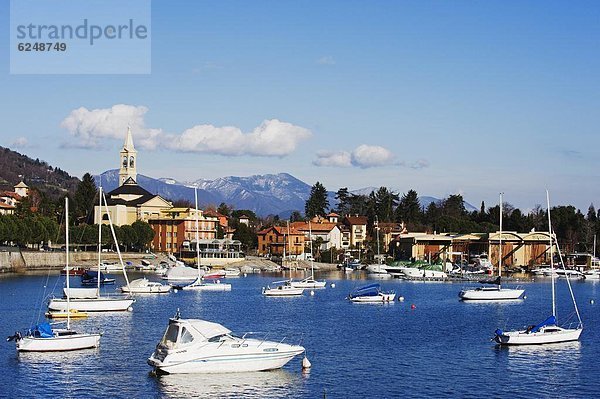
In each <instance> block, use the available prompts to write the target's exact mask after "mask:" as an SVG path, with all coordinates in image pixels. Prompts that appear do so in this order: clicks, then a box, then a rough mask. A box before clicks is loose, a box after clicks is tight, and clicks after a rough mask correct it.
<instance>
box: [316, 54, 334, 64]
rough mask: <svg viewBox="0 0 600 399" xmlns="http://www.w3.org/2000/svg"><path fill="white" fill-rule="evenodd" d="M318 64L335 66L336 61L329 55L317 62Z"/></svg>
mask: <svg viewBox="0 0 600 399" xmlns="http://www.w3.org/2000/svg"><path fill="white" fill-rule="evenodd" d="M317 64H319V65H335V60H334V59H333V57H332V56H330V55H327V56H324V57H321V58H319V59H318V60H317Z"/></svg>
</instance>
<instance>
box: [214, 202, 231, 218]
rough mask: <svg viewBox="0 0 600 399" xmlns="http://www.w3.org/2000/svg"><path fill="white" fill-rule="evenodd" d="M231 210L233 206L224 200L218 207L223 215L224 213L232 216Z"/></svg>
mask: <svg viewBox="0 0 600 399" xmlns="http://www.w3.org/2000/svg"><path fill="white" fill-rule="evenodd" d="M231 211H232V208H231V206H229V205H227V204H226V203H224V202H221V204H219V207H218V208H217V212H219V213H220V214H221V215H224V216H227V217H229V216H231Z"/></svg>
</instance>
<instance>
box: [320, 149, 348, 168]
mask: <svg viewBox="0 0 600 399" xmlns="http://www.w3.org/2000/svg"><path fill="white" fill-rule="evenodd" d="M313 165H316V166H336V167H340V168H346V167H349V166H352V156H351V154H350V153H349V152H348V151H319V152H317V159H315V160H314V161H313Z"/></svg>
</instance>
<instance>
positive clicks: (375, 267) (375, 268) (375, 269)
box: [367, 263, 389, 274]
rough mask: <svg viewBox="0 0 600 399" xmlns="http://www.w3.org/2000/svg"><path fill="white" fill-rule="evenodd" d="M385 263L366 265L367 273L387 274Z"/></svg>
mask: <svg viewBox="0 0 600 399" xmlns="http://www.w3.org/2000/svg"><path fill="white" fill-rule="evenodd" d="M386 267H387V265H386V264H384V263H375V264H371V265H368V266H367V273H369V274H389V273H388V272H387V269H386Z"/></svg>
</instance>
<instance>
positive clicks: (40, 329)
mask: <svg viewBox="0 0 600 399" xmlns="http://www.w3.org/2000/svg"><path fill="white" fill-rule="evenodd" d="M65 215H66V217H65V228H66V232H65V248H66V250H65V256H66V260H65V265H66V266H65V268H66V270H67V298H66V309H65V315H66V319H67V327H66V328H64V329H62V328H61V329H58V328H53V327H52V326H51V325H50V323H47V322H46V323H41V324H37V325H36V326H34V327H31V328H30V329H29V330H27V332H26V333H25V335H22V334H21V333H19V332H17V333H15V335H13V336H12V337H9V340H12V339H14V340H15V342H16V345H17V351H19V352H64V351H73V350H80V349H88V348H97V347H98V346H99V345H100V334H87V333H79V332H76V331H74V330H72V329H71V310H72V309H71V306H70V305H71V304H70V298H69V280H70V278H69V201H68V198H65Z"/></svg>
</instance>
